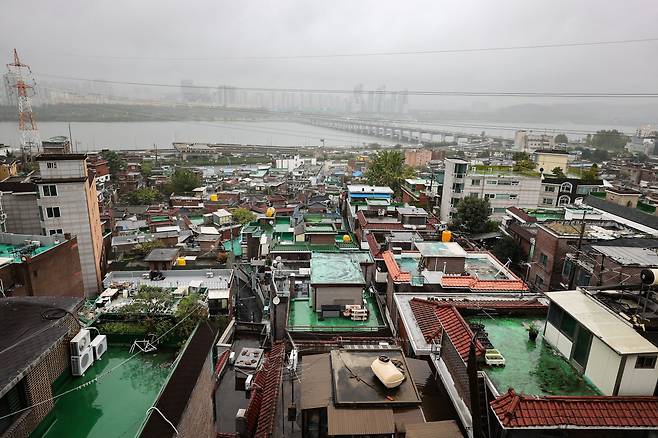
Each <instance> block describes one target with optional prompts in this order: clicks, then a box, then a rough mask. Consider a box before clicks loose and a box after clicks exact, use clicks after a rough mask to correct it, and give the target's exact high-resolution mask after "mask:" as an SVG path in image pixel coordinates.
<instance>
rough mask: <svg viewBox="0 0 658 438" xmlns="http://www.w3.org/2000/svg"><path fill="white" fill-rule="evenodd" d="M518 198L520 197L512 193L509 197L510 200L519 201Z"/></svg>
mask: <svg viewBox="0 0 658 438" xmlns="http://www.w3.org/2000/svg"><path fill="white" fill-rule="evenodd" d="M518 197H519V195H518V194H516V193H511V194H510V195H509V198H510V199H517V198H518Z"/></svg>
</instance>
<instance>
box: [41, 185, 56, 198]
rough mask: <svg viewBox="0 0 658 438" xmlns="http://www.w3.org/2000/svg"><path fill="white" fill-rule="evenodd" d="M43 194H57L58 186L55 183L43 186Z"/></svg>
mask: <svg viewBox="0 0 658 438" xmlns="http://www.w3.org/2000/svg"><path fill="white" fill-rule="evenodd" d="M43 196H57V186H56V185H54V184H51V185H47V186H43Z"/></svg>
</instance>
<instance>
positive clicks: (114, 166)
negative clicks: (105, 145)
mask: <svg viewBox="0 0 658 438" xmlns="http://www.w3.org/2000/svg"><path fill="white" fill-rule="evenodd" d="M101 156H102V157H103V159H104V160H106V161H107V166H108V167H109V168H110V175H112V176H115V175H116V174H117V173H119V172H120V171H122V170H123V169H125V168H126V160H124V159H123V158H122V157H121V155H119V154H118V153H117V152H115V151H110V150H105V151H103V152H101Z"/></svg>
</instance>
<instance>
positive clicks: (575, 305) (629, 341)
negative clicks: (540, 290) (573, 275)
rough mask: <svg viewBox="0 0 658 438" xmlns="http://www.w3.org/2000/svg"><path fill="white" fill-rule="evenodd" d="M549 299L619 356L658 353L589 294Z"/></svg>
mask: <svg viewBox="0 0 658 438" xmlns="http://www.w3.org/2000/svg"><path fill="white" fill-rule="evenodd" d="M546 296H547V297H548V298H549V299H550V300H551V301H552V302H553V303H555V304H557V305H558V306H560V307H561V308H562V309H563V310H564V311H566V312H567V313H569V315H571V316H572V317H573V318H574V319H576V320H577V321H578V322H579V323H580V324H582V325H583V326H585V327H586V328H587V329H588V330H589V331H590V332H592V334H593V335H594V336H596V337H597V338H599V339H600V340H601V341H603V342H605V343H606V345H608V346H609V347H610V348H612V349H613V350H615V351H616V352H617V353H619V354H622V355H626V354H639V353H653V354H656V353H658V347H656V346H655V345H653V344H652V343H651V342H649V341H648V340H646V339H645V338H644V337H643V336H642V335H640V334H639V333H638V332H636V331H635V330H634V329H633V328H632V327H631V326H629V325H627V324H626V323H625V322H623V321H622V320H621V319H620V318H618V317H617V316H615V315H614V314H613V313H612V312H611V311H610V310H608V309H607V308H606V307H605V306H604V305H603V304H601V303H599V302H598V301H596V300H595V299H594V298H592V297H591V296H589V295H587V294H586V293H585V292H581V291H580V290H569V291H560V292H548V293H546Z"/></svg>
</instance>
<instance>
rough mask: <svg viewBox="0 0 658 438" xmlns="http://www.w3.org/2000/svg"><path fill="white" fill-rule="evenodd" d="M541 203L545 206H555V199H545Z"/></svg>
mask: <svg viewBox="0 0 658 438" xmlns="http://www.w3.org/2000/svg"><path fill="white" fill-rule="evenodd" d="M541 203H542V204H543V205H553V199H551V198H543V199H542V200H541Z"/></svg>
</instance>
